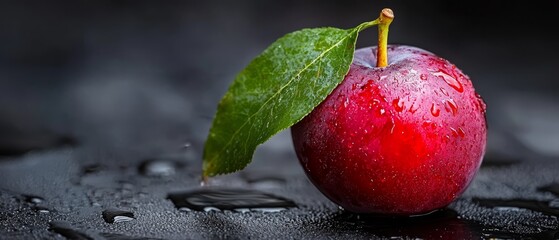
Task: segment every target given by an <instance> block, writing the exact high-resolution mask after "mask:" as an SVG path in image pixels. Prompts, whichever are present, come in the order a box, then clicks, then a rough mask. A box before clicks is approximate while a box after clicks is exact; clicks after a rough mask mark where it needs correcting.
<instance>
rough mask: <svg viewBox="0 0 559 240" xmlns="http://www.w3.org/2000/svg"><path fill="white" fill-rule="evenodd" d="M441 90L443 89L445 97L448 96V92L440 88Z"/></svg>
mask: <svg viewBox="0 0 559 240" xmlns="http://www.w3.org/2000/svg"><path fill="white" fill-rule="evenodd" d="M440 89H441V92H442V93H443V94H444V95H445V96H448V92H447V91H446V90H445V89H444V88H440Z"/></svg>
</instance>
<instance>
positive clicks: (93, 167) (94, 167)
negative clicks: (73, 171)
mask: <svg viewBox="0 0 559 240" xmlns="http://www.w3.org/2000/svg"><path fill="white" fill-rule="evenodd" d="M103 168H104V166H103V165H101V164H89V165H85V166H83V168H82V174H83V175H87V174H92V173H98V172H100V171H101V170H103Z"/></svg>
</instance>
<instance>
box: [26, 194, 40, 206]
mask: <svg viewBox="0 0 559 240" xmlns="http://www.w3.org/2000/svg"><path fill="white" fill-rule="evenodd" d="M23 197H24V198H25V201H26V202H28V203H33V204H39V203H42V202H44V201H45V199H43V198H42V197H39V196H34V195H23Z"/></svg>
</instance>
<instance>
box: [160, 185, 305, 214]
mask: <svg viewBox="0 0 559 240" xmlns="http://www.w3.org/2000/svg"><path fill="white" fill-rule="evenodd" d="M168 199H170V200H171V201H172V202H173V204H175V206H176V207H177V208H179V209H180V208H188V209H192V210H194V211H206V210H207V209H212V210H213V209H218V210H222V211H224V210H232V211H237V212H239V211H241V210H239V209H250V210H251V211H264V210H266V209H268V210H270V209H273V210H270V211H267V212H277V211H283V210H286V209H287V208H294V207H297V205H295V203H294V202H293V201H291V200H288V199H285V198H282V197H278V196H274V195H272V194H268V193H264V192H260V191H256V190H249V189H236V188H202V189H195V190H191V191H187V192H179V193H171V194H169V195H168ZM263 209H264V210H263Z"/></svg>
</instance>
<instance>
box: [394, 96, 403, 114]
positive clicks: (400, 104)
mask: <svg viewBox="0 0 559 240" xmlns="http://www.w3.org/2000/svg"><path fill="white" fill-rule="evenodd" d="M392 106H394V109H395V110H396V111H397V112H401V111H403V110H404V100H402V99H400V98H396V99H394V100H393V101H392Z"/></svg>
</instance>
